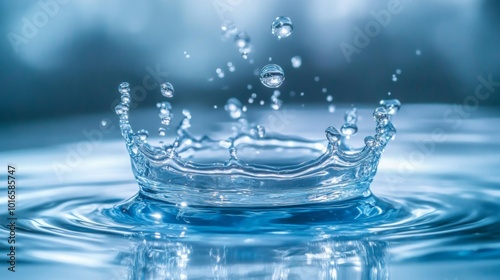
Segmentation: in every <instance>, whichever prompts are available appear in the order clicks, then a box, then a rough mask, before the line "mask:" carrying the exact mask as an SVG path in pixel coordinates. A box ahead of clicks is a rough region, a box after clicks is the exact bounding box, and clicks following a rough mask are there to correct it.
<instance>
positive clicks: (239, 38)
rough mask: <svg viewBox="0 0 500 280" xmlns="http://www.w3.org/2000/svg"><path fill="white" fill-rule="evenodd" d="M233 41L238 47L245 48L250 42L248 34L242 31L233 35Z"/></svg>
mask: <svg viewBox="0 0 500 280" xmlns="http://www.w3.org/2000/svg"><path fill="white" fill-rule="evenodd" d="M234 43H235V44H236V46H237V47H238V48H240V49H242V48H245V47H246V46H247V45H248V44H250V36H249V35H248V34H247V33H246V32H244V31H241V32H238V34H236V36H234ZM247 53H248V52H247Z"/></svg>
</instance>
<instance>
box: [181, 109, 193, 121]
mask: <svg viewBox="0 0 500 280" xmlns="http://www.w3.org/2000/svg"><path fill="white" fill-rule="evenodd" d="M182 115H183V116H184V117H185V118H187V119H188V120H190V119H191V112H189V110H187V109H182Z"/></svg>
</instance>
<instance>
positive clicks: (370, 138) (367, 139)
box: [365, 136, 376, 147]
mask: <svg viewBox="0 0 500 280" xmlns="http://www.w3.org/2000/svg"><path fill="white" fill-rule="evenodd" d="M375 144H376V142H375V138H373V136H366V137H365V145H366V146H368V147H374V146H375Z"/></svg>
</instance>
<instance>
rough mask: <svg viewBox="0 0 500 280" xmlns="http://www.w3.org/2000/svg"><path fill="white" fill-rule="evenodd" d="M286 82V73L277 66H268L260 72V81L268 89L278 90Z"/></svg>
mask: <svg viewBox="0 0 500 280" xmlns="http://www.w3.org/2000/svg"><path fill="white" fill-rule="evenodd" d="M284 80H285V72H284V71H283V69H282V68H281V67H280V66H278V65H276V64H268V65H266V66H264V67H263V68H262V69H261V70H260V81H261V83H262V84H263V85H264V86H266V87H268V88H277V87H279V86H281V84H282V83H283V81H284Z"/></svg>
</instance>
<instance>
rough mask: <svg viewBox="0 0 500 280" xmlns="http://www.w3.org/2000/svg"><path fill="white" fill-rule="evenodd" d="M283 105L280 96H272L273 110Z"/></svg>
mask: <svg viewBox="0 0 500 280" xmlns="http://www.w3.org/2000/svg"><path fill="white" fill-rule="evenodd" d="M282 105H283V101H282V100H280V99H279V98H277V97H275V96H272V97H271V108H272V109H273V110H279V109H280V108H281V106H282Z"/></svg>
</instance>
